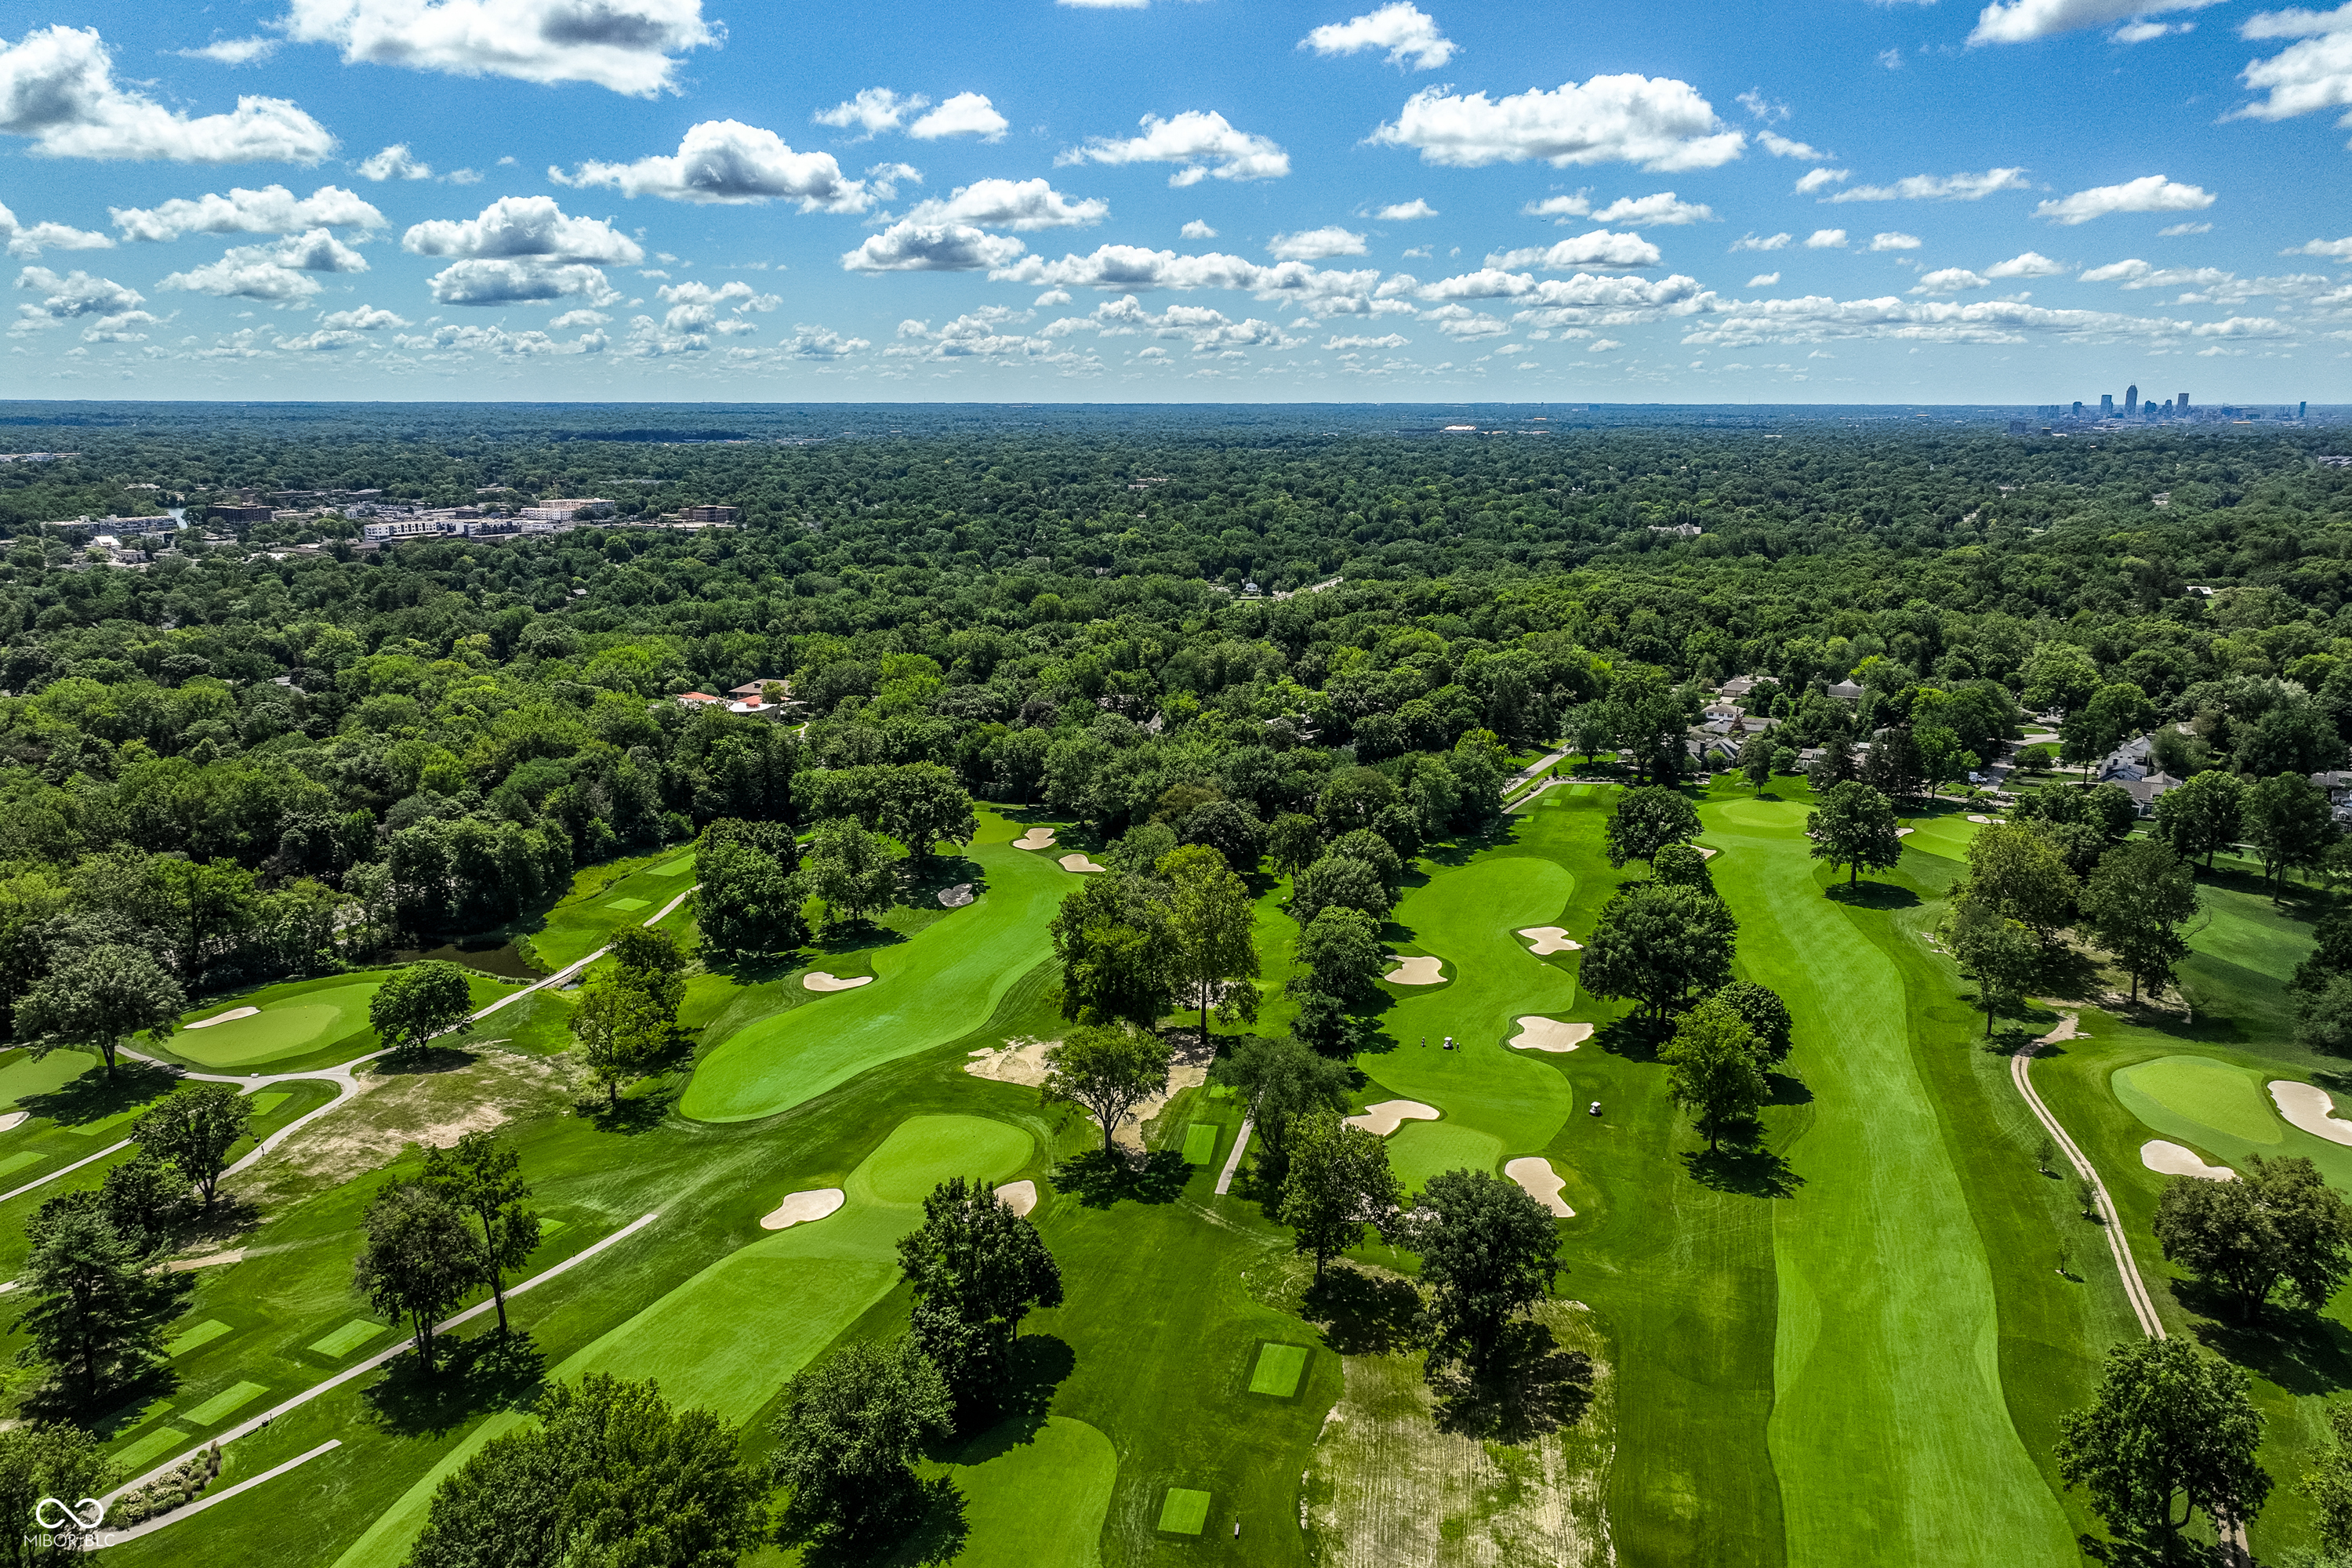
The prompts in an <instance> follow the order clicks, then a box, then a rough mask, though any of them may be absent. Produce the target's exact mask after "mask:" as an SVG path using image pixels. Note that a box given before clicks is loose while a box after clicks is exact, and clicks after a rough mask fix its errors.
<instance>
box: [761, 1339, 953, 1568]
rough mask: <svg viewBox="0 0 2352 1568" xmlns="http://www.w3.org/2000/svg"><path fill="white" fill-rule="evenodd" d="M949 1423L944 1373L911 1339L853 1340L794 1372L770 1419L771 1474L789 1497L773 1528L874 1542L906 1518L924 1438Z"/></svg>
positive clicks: (814, 1537) (806, 1536) (809, 1539)
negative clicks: (773, 1449) (773, 1447)
mask: <svg viewBox="0 0 2352 1568" xmlns="http://www.w3.org/2000/svg"><path fill="white" fill-rule="evenodd" d="M954 1421H955V1398H954V1395H953V1394H950V1391H949V1389H948V1384H947V1380H946V1379H945V1378H944V1377H942V1376H940V1370H939V1368H938V1367H936V1366H933V1365H932V1364H931V1363H930V1360H929V1357H927V1356H925V1355H924V1354H923V1352H922V1350H921V1348H920V1347H919V1346H918V1345H917V1344H916V1343H915V1342H914V1341H913V1340H912V1339H902V1340H898V1341H897V1342H892V1343H887V1344H886V1343H879V1342H875V1341H872V1340H859V1341H855V1342H851V1343H850V1344H847V1345H845V1346H843V1347H842V1348H841V1349H840V1350H838V1351H836V1352H834V1353H833V1354H832V1355H830V1356H828V1357H826V1358H825V1359H824V1361H821V1362H819V1363H816V1364H815V1365H814V1366H812V1367H809V1368H808V1369H806V1370H805V1371H803V1372H800V1373H795V1374H794V1375H793V1380H792V1381H791V1382H790V1383H788V1384H785V1385H784V1397H783V1408H782V1411H780V1412H779V1413H778V1415H777V1416H776V1421H775V1434H776V1456H775V1460H774V1465H775V1479H776V1482H777V1484H778V1485H780V1486H782V1487H783V1488H784V1489H786V1490H787V1491H788V1492H789V1493H790V1494H791V1496H790V1498H789V1499H788V1500H786V1502H785V1504H784V1508H783V1512H782V1519H781V1520H780V1521H779V1523H778V1527H777V1533H778V1535H779V1536H780V1538H781V1539H782V1540H784V1541H786V1542H793V1543H806V1544H812V1545H824V1546H830V1547H836V1548H845V1547H851V1546H856V1545H862V1544H865V1543H868V1542H877V1540H878V1539H879V1538H880V1537H881V1536H883V1535H884V1534H885V1533H887V1531H890V1530H891V1528H892V1527H893V1526H896V1525H898V1524H900V1523H901V1522H902V1521H905V1519H906V1518H907V1516H908V1511H909V1510H910V1507H911V1505H912V1504H913V1502H914V1500H915V1498H916V1494H917V1488H918V1485H919V1479H918V1477H917V1475H916V1471H915V1466H916V1464H917V1463H918V1462H919V1460H920V1459H921V1458H922V1457H923V1445H924V1444H925V1443H927V1442H928V1441H929V1440H930V1439H931V1438H933V1437H936V1436H942V1435H944V1434H945V1433H947V1432H948V1431H949V1430H950V1429H951V1428H952V1426H953V1425H954Z"/></svg>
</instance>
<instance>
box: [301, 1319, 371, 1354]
mask: <svg viewBox="0 0 2352 1568" xmlns="http://www.w3.org/2000/svg"><path fill="white" fill-rule="evenodd" d="M383 1329H384V1326H383V1324H382V1323H372V1322H370V1321H367V1320H366V1319H365V1318H353V1319H352V1321H350V1322H348V1323H345V1324H344V1325H343V1326H342V1327H341V1328H340V1329H337V1330H336V1331H334V1332H333V1333H331V1334H329V1335H327V1336H326V1337H325V1338H323V1339H316V1340H312V1341H311V1342H310V1349H311V1350H312V1351H314V1352H317V1353H318V1354H320V1355H323V1356H339V1357H340V1356H347V1355H349V1354H351V1353H352V1352H353V1351H355V1350H357V1349H359V1348H360V1347H361V1346H362V1345H363V1344H365V1343H367V1342H368V1341H370V1340H372V1339H373V1338H375V1337H376V1335H378V1334H380V1333H382V1332H383Z"/></svg>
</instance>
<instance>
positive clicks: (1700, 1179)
mask: <svg viewBox="0 0 2352 1568" xmlns="http://www.w3.org/2000/svg"><path fill="white" fill-rule="evenodd" d="M1683 1168H1684V1169H1685V1171H1687V1172H1689V1173H1690V1179H1691V1180H1692V1181H1694V1182H1696V1183H1697V1184H1699V1185H1700V1186H1702V1187H1706V1188H1707V1189H1709V1190H1710V1191H1713V1192H1718V1193H1731V1194H1738V1196H1741V1197H1749V1198H1792V1197H1795V1196H1796V1195H1797V1189H1798V1188H1799V1187H1801V1186H1803V1185H1804V1184H1805V1178H1804V1177H1802V1176H1801V1175H1799V1174H1797V1173H1796V1171H1795V1170H1794V1169H1793V1168H1791V1167H1790V1164H1789V1162H1788V1161H1786V1160H1783V1159H1782V1158H1780V1155H1778V1154H1776V1153H1774V1152H1772V1151H1771V1150H1769V1149H1767V1148H1765V1147H1764V1146H1763V1145H1762V1144H1760V1143H1751V1144H1748V1145H1746V1146H1745V1147H1740V1148H1732V1147H1724V1148H1717V1149H1694V1150H1692V1151H1691V1152H1689V1153H1686V1154H1685V1155H1684V1156H1683Z"/></svg>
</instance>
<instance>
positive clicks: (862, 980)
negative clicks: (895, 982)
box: [801, 969, 874, 991]
mask: <svg viewBox="0 0 2352 1568" xmlns="http://www.w3.org/2000/svg"><path fill="white" fill-rule="evenodd" d="M801 984H803V985H805V986H807V987H808V988H809V989H810V990H812V991H855V990H856V989H857V988H858V987H859V986H861V985H871V984H874V976H872V975H870V974H861V975H858V976H857V977H856V979H854V980H844V979H841V978H840V977H839V976H837V975H832V974H827V973H825V972H824V970H822V969H812V970H810V971H809V972H808V973H806V974H803V975H802V976H801Z"/></svg>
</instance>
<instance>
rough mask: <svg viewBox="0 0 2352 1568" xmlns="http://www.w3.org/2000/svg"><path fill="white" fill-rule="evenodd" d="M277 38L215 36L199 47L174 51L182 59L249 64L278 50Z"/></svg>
mask: <svg viewBox="0 0 2352 1568" xmlns="http://www.w3.org/2000/svg"><path fill="white" fill-rule="evenodd" d="M279 41H280V40H278V39H277V38H215V39H214V40H213V41H212V42H211V43H209V44H206V45H205V46H204V47H201V48H194V49H180V50H177V51H175V52H176V53H177V54H178V55H179V57H180V58H182V59H184V60H211V61H212V62H214V63H215V65H224V66H251V65H259V64H260V63H261V62H262V61H263V60H266V59H268V58H269V57H270V56H272V55H274V54H276V53H277V52H278V43H279Z"/></svg>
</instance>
